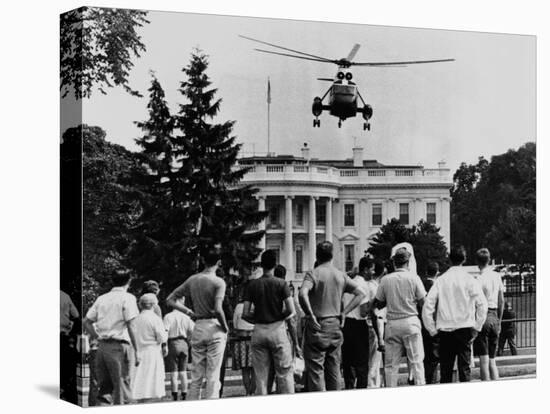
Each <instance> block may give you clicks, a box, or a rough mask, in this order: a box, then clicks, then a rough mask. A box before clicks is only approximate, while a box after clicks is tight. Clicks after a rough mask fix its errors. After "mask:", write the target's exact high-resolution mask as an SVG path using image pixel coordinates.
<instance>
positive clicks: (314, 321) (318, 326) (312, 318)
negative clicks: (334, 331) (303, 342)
mask: <svg viewBox="0 0 550 414" xmlns="http://www.w3.org/2000/svg"><path fill="white" fill-rule="evenodd" d="M309 319H310V321H311V327H312V328H313V330H315V331H320V330H321V324H319V322H318V321H317V318H316V317H315V315H311V316H310V317H309Z"/></svg>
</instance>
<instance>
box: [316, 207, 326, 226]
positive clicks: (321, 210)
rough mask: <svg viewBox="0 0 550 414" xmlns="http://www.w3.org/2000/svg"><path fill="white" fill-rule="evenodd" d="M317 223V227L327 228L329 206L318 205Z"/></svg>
mask: <svg viewBox="0 0 550 414" xmlns="http://www.w3.org/2000/svg"><path fill="white" fill-rule="evenodd" d="M315 216H316V217H315V223H316V225H317V226H325V225H326V223H327V205H326V204H317V206H316V208H315Z"/></svg>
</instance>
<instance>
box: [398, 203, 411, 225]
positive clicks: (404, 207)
mask: <svg viewBox="0 0 550 414" xmlns="http://www.w3.org/2000/svg"><path fill="white" fill-rule="evenodd" d="M399 222H400V223H401V224H403V225H405V226H406V225H408V224H409V203H399Z"/></svg>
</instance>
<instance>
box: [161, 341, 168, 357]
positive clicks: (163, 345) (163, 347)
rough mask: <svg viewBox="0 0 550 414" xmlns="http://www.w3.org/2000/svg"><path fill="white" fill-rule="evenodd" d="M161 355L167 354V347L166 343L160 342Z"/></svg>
mask: <svg viewBox="0 0 550 414" xmlns="http://www.w3.org/2000/svg"><path fill="white" fill-rule="evenodd" d="M162 356H163V357H164V358H166V357H167V356H168V347H167V346H166V344H162Z"/></svg>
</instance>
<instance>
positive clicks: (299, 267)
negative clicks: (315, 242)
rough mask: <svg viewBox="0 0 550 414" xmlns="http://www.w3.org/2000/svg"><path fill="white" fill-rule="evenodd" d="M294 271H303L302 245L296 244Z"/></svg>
mask: <svg viewBox="0 0 550 414" xmlns="http://www.w3.org/2000/svg"><path fill="white" fill-rule="evenodd" d="M295 260H296V273H302V272H303V271H304V268H303V261H304V253H303V248H302V246H296V256H295Z"/></svg>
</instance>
